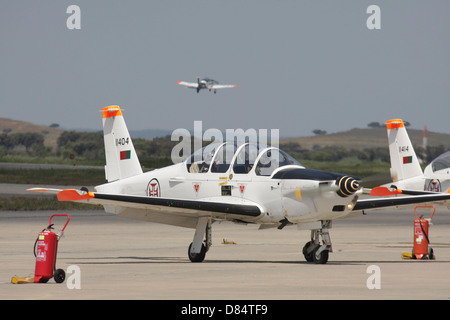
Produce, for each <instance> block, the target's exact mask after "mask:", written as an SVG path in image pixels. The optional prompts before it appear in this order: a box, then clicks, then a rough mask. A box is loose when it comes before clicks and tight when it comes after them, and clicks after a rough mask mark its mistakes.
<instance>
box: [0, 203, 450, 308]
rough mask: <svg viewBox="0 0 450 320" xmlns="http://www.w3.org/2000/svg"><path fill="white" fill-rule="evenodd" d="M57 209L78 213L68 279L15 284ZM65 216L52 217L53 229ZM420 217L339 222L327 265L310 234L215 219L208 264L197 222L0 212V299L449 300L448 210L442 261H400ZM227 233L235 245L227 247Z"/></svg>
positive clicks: (63, 257)
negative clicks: (196, 259) (195, 255)
mask: <svg viewBox="0 0 450 320" xmlns="http://www.w3.org/2000/svg"><path fill="white" fill-rule="evenodd" d="M423 210H425V211H426V209H423ZM54 213H69V214H70V217H71V220H70V222H69V224H68V226H67V228H66V230H65V233H64V236H63V237H62V238H61V239H60V241H59V249H58V257H57V262H56V267H57V268H61V269H64V270H66V273H67V274H66V281H65V282H64V283H61V284H58V283H56V282H55V281H54V279H50V280H49V281H48V283H45V284H34V283H27V284H13V283H11V279H12V277H13V276H17V277H26V276H33V275H34V268H35V257H34V255H33V246H34V242H35V239H36V237H37V235H38V233H39V232H40V231H41V230H42V229H43V228H45V227H46V226H47V225H48V222H49V221H48V220H49V217H50V215H52V214H54ZM424 213H425V216H426V217H427V216H429V213H428V212H424ZM64 219H65V218H59V217H57V218H54V220H53V222H55V225H56V230H59V229H60V228H62V225H63V223H64ZM414 219H415V217H414V211H413V209H412V208H410V209H407V210H397V211H396V210H395V209H390V210H382V211H381V210H380V211H371V212H369V213H368V214H367V215H360V216H357V217H354V218H349V219H343V220H338V221H335V222H334V223H333V227H332V229H331V233H330V235H331V240H332V242H333V253H330V257H329V261H328V263H327V264H325V265H316V264H312V263H307V262H306V261H305V260H304V257H303V255H302V253H301V251H302V248H303V245H304V244H305V243H306V242H307V241H308V240H309V236H310V232H309V231H299V230H297V229H296V227H286V228H284V229H283V230H277V229H268V230H258V228H257V226H255V225H240V224H233V223H230V222H222V223H214V224H213V225H212V237H213V244H212V246H211V248H210V250H209V252H208V253H207V255H206V259H205V261H204V262H202V263H192V262H190V261H189V259H188V257H187V250H188V245H189V243H190V242H191V241H192V238H193V235H194V230H193V229H185V228H179V227H172V226H166V225H159V224H153V223H148V222H140V221H134V220H127V219H123V218H118V217H116V216H113V215H109V214H106V213H104V212H103V211H101V210H98V211H71V212H46V211H29V212H20V211H14V212H12V211H11V212H10V211H0V257H1V261H0V299H3V300H5V299H6V300H36V299H38V300H52V299H63V300H77V299H87V300H98V299H102V300H103V299H107V300H111V299H114V300H115V299H127V300H128V299H151V300H180V301H182V300H199V301H200V300H211V299H213V300H223V301H228V300H242V301H246V300H251V301H254V300H310V299H314V300H316V299H319V300H324V299H325V300H328V299H333V300H334V299H339V300H341V299H356V300H378V299H383V300H386V299H387V300H391V299H402V300H404V299H406V300H424V299H425V300H427V299H439V300H447V299H449V298H450V271H449V270H450V211H449V210H448V209H447V208H438V209H437V210H436V213H435V214H434V216H433V219H432V223H433V225H432V226H431V227H430V242H431V245H430V247H432V248H433V250H434V253H435V256H436V260H426V261H425V260H422V261H420V260H403V259H402V258H401V254H402V252H411V250H412V246H413V221H414ZM224 239H225V240H226V241H227V242H230V243H231V242H234V243H235V244H222V242H223V240H224Z"/></svg>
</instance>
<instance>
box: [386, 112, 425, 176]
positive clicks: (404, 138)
mask: <svg viewBox="0 0 450 320" xmlns="http://www.w3.org/2000/svg"><path fill="white" fill-rule="evenodd" d="M386 126H387V135H388V141H389V154H390V158H391V178H392V181H394V182H395V181H400V180H404V179H408V178H412V177H417V176H420V175H423V171H422V168H421V167H420V163H419V160H418V158H417V156H416V152H415V151H414V147H413V145H412V143H411V140H410V139H409V136H408V132H407V131H406V128H405V125H404V124H403V121H402V120H401V119H392V120H388V121H387V122H386Z"/></svg>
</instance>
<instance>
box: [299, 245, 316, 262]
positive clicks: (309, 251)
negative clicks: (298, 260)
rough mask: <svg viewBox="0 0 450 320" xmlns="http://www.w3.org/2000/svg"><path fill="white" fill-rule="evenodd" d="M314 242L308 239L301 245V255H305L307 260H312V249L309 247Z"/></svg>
mask: <svg viewBox="0 0 450 320" xmlns="http://www.w3.org/2000/svg"><path fill="white" fill-rule="evenodd" d="M313 244H314V243H313V242H312V241H308V242H307V243H306V244H305V246H304V247H303V251H302V252H303V256H304V257H305V260H306V261H308V262H313V261H314V260H313V255H314V249H312V248H311V246H312V245H313Z"/></svg>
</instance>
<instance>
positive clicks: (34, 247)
mask: <svg viewBox="0 0 450 320" xmlns="http://www.w3.org/2000/svg"><path fill="white" fill-rule="evenodd" d="M50 229H53V224H51V225H49V226H48V227H47V228H45V229H42V231H41V232H44V231H45V230H50ZM38 240H39V235H38V236H37V238H36V241H34V246H33V254H34V257H35V258H36V245H37V243H38Z"/></svg>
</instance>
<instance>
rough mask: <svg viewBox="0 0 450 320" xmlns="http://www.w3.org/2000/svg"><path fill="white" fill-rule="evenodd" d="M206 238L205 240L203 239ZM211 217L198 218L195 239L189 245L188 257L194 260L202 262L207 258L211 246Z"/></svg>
mask: <svg viewBox="0 0 450 320" xmlns="http://www.w3.org/2000/svg"><path fill="white" fill-rule="evenodd" d="M203 238H205V241H203ZM211 244H212V241H211V219H210V218H208V217H201V218H199V219H198V222H197V227H196V228H195V234H194V240H193V241H192V243H191V244H190V245H189V250H188V257H189V260H191V261H192V262H202V261H203V260H205V256H206V252H208V250H209V247H211Z"/></svg>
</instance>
